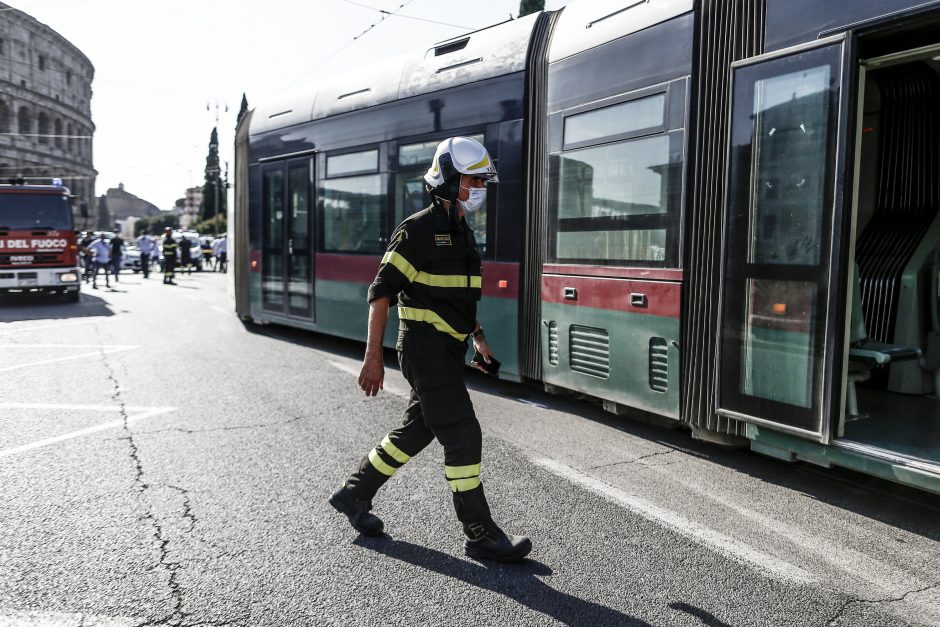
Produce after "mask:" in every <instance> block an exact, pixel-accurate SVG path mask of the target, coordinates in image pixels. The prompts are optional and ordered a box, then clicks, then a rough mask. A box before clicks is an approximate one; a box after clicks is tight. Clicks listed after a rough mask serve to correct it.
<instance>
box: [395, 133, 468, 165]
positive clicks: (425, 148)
mask: <svg viewBox="0 0 940 627" xmlns="http://www.w3.org/2000/svg"><path fill="white" fill-rule="evenodd" d="M480 141H483V138H482V137H480ZM439 143H440V142H436V141H435V142H422V143H420V144H410V145H408V146H402V147H401V148H399V149H398V166H399V167H402V168H405V167H409V166H420V165H429V164H430V163H431V160H432V159H434V153H435V152H436V151H437V145H438V144H439Z"/></svg>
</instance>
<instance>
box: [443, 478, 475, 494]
mask: <svg viewBox="0 0 940 627" xmlns="http://www.w3.org/2000/svg"><path fill="white" fill-rule="evenodd" d="M447 483H449V484H450V490H451V492H469V491H470V490H474V489H476V488H479V487H480V478H479V477H472V478H470V479H448V480H447Z"/></svg>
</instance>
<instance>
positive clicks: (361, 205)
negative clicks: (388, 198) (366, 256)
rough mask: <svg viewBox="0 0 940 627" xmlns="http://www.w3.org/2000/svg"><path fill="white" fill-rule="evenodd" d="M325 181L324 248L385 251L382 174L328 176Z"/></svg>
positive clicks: (329, 250)
mask: <svg viewBox="0 0 940 627" xmlns="http://www.w3.org/2000/svg"><path fill="white" fill-rule="evenodd" d="M322 185H323V249H324V250H325V251H328V252H356V253H380V252H382V243H381V241H380V240H379V238H380V237H381V234H382V219H381V218H382V207H383V202H382V176H381V175H380V174H369V175H367V176H352V177H346V178H338V179H326V180H324V181H323V182H322Z"/></svg>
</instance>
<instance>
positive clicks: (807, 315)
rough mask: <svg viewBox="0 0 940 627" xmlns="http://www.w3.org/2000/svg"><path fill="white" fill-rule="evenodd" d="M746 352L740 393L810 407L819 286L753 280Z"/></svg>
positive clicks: (747, 302)
mask: <svg viewBox="0 0 940 627" xmlns="http://www.w3.org/2000/svg"><path fill="white" fill-rule="evenodd" d="M746 297H747V301H746V305H745V307H746V308H747V317H746V318H745V321H744V327H745V328H744V333H743V340H744V345H743V347H742V348H743V350H742V351H741V359H742V361H743V363H742V364H741V372H742V374H743V376H742V377H741V390H740V391H741V392H743V393H744V394H747V395H749V396H754V397H757V398H764V399H768V400H773V401H778V402H781V403H786V404H788V405H795V406H797V407H807V408H808V407H811V406H812V398H811V394H812V391H813V376H814V372H815V370H816V368H815V362H814V345H815V342H814V338H813V335H814V333H815V329H814V325H813V320H814V316H815V309H816V284H815V283H812V282H805V281H779V280H774V279H750V280H748V281H747V294H746Z"/></svg>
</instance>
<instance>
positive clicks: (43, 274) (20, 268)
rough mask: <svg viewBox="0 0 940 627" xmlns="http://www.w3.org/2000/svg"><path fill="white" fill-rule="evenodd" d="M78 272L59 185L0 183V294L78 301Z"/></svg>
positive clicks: (65, 197) (65, 192)
mask: <svg viewBox="0 0 940 627" xmlns="http://www.w3.org/2000/svg"><path fill="white" fill-rule="evenodd" d="M80 287H81V271H80V269H79V266H78V242H77V238H76V235H75V224H74V219H73V217H72V206H71V203H70V202H69V190H68V188H66V187H62V186H61V185H0V293H9V292H14V293H15V292H46V293H51V294H62V295H65V296H66V298H67V299H68V300H69V301H70V302H78V298H79V290H80Z"/></svg>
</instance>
